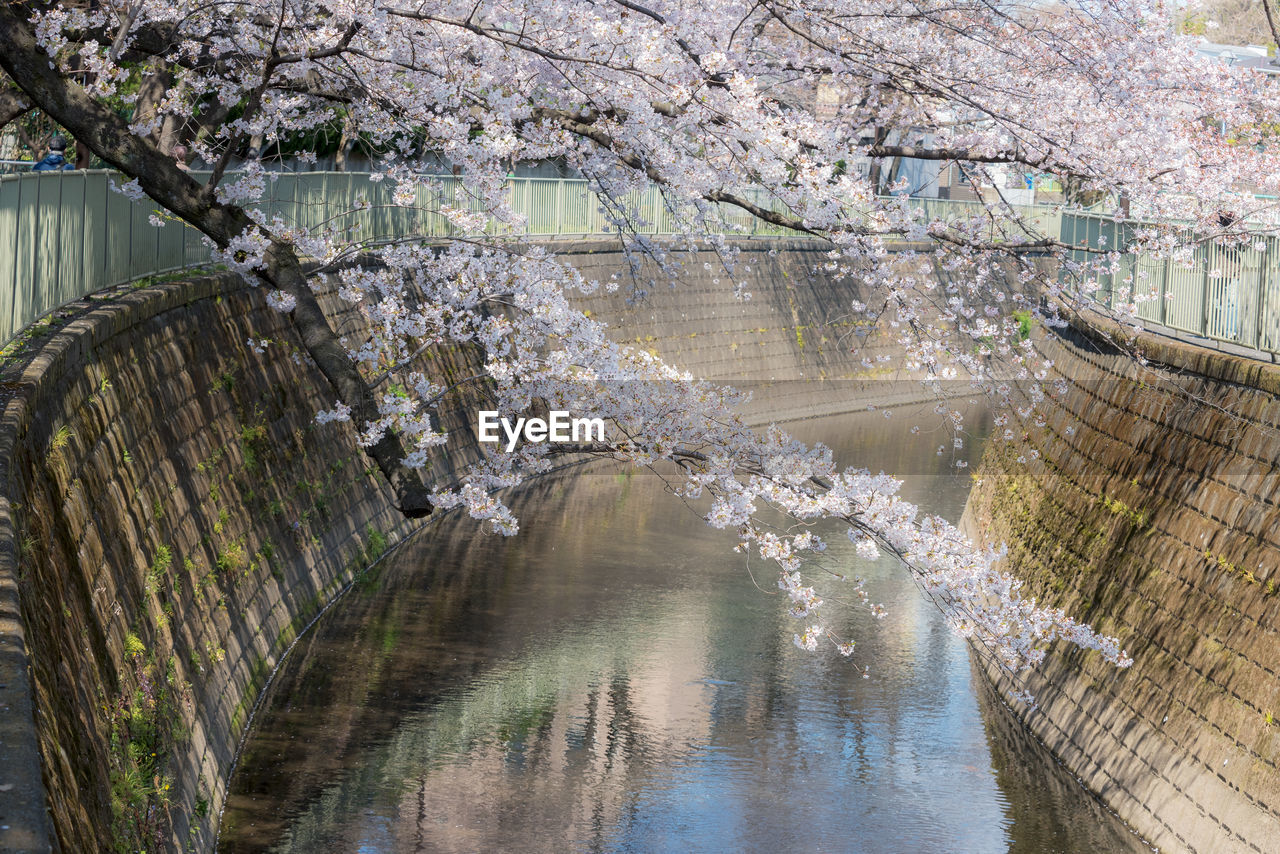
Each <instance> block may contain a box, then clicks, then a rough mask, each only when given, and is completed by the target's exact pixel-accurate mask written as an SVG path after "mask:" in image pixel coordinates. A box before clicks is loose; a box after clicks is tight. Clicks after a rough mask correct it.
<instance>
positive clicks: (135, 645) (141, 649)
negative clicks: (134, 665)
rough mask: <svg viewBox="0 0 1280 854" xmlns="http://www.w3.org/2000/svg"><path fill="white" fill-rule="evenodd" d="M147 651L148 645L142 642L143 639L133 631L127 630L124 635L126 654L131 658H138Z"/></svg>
mask: <svg viewBox="0 0 1280 854" xmlns="http://www.w3.org/2000/svg"><path fill="white" fill-rule="evenodd" d="M146 651H147V647H146V646H145V645H144V644H143V643H142V639H141V638H139V637H138V636H137V635H135V634H134V633H133V632H126V633H125V636H124V654H125V655H126V656H128V657H129V658H138V657H139V656H141V655H142V654H143V653H145V652H146Z"/></svg>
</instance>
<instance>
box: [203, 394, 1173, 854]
mask: <svg viewBox="0 0 1280 854" xmlns="http://www.w3.org/2000/svg"><path fill="white" fill-rule="evenodd" d="M936 421H937V417H936V416H934V415H932V413H931V408H914V409H900V410H895V411H894V412H893V413H892V416H891V417H888V418H886V417H885V415H884V414H883V413H882V412H879V411H877V412H869V413H866V414H863V415H858V416H852V417H847V416H846V417H840V418H834V419H822V420H817V421H810V422H803V423H799V424H796V425H793V431H794V432H795V433H796V434H797V435H798V436H800V437H801V438H803V439H806V440H810V441H812V440H821V441H824V442H825V443H826V444H828V445H830V446H831V447H832V448H833V449H834V450H835V451H836V454H837V459H839V460H842V461H845V462H847V463H850V464H854V465H859V466H865V467H867V468H870V469H872V470H874V471H879V470H884V471H889V472H893V473H896V474H899V475H901V476H903V477H904V480H905V485H904V489H903V491H904V494H905V495H906V496H907V497H908V498H909V499H911V500H914V501H916V502H917V503H919V504H921V505H923V506H924V507H925V508H926V509H927V510H929V511H931V512H934V513H938V514H941V515H944V516H946V517H947V518H949V519H952V520H955V519H958V518H959V516H960V513H961V511H962V509H963V506H964V501H965V497H966V494H967V491H968V488H969V484H970V474H969V473H970V472H971V471H972V470H973V469H972V467H970V468H956V467H955V465H954V462H953V459H952V457H951V456H950V455H949V454H947V455H945V456H938V455H936V453H935V451H936V450H937V448H938V446H940V445H942V444H944V442H945V443H946V444H947V445H949V444H950V439H949V437H941V436H940V434H936V433H933V434H931V433H930V430H929V425H931V424H933V423H936ZM970 421H971V422H974V423H980V422H981V421H982V419H981V418H980V417H976V416H975V417H971V418H970ZM914 423H920V424H922V425H925V430H924V431H923V432H922V434H921V435H919V436H912V435H910V434H909V432H908V430H907V427H908V426H909V425H911V424H914ZM978 452H980V442H978V441H971V442H970V443H969V447H968V448H966V450H965V451H964V452H963V453H964V454H967V455H969V458H970V459H971V460H973V461H974V462H976V454H977V453H978ZM513 507H514V508H515V510H516V511H517V514H518V515H519V517H520V519H521V532H520V534H519V535H518V536H516V537H513V538H499V537H493V536H486V535H483V534H481V533H480V532H479V531H478V529H477V526H476V525H475V524H474V523H472V522H471V520H469V519H465V518H462V517H460V516H457V515H453V514H450V515H446V516H443V517H441V518H440V519H437V520H435V521H434V522H433V523H432V524H431V525H429V526H427V528H425V529H424V530H423V531H421V532H419V533H418V534H417V535H415V536H414V537H413V538H412V539H411V540H410V541H409V542H408V543H406V544H405V545H404V546H403V547H402V548H401V549H399V550H398V551H397V552H396V553H395V554H394V556H393V558H392V559H391V560H389V561H387V562H385V564H384V565H383V566H382V567H380V568H379V569H378V570H377V571H375V572H374V573H373V574H371V575H370V576H369V577H367V578H365V579H363V580H362V581H360V582H359V583H357V585H356V586H355V587H354V588H353V590H352V591H351V592H350V593H349V594H348V595H347V596H346V597H345V599H344V600H342V601H341V602H339V603H338V604H337V605H336V606H335V607H334V608H332V609H331V610H330V611H329V612H328V613H327V614H326V615H325V616H324V617H323V618H322V619H321V620H320V621H319V622H318V623H317V625H316V626H315V627H314V629H313V630H312V631H311V632H310V633H309V634H308V635H307V636H306V637H304V638H303V639H302V640H301V641H300V642H299V643H298V645H297V647H296V648H295V649H294V651H293V653H292V654H291V655H290V657H289V658H288V659H287V661H286V663H285V665H284V666H283V668H282V669H281V672H280V673H279V674H278V676H277V678H276V680H275V682H274V684H273V686H272V688H271V689H270V691H269V693H268V695H267V697H266V699H265V700H264V702H263V705H262V707H261V709H260V710H259V713H258V716H257V718H256V720H255V723H254V727H253V730H252V732H251V734H250V737H249V739H248V741H247V744H246V747H245V750H244V753H243V755H242V758H241V761H240V764H239V767H238V770H237V772H236V774H235V776H234V777H233V779H232V781H231V792H230V794H229V797H228V802H227V807H226V810H225V813H224V815H223V821H222V833H221V838H220V842H219V851H222V852H226V854H239V852H259V851H271V852H281V854H283V852H296V854H304V852H305V854H311V852H320V851H323V852H352V854H355V852H362V854H364V853H366V852H367V853H369V854H372V852H436V851H440V852H451V851H458V852H464V851H467V852H471V851H513V852H535V851H547V852H553V851H554V852H575V851H582V852H595V851H600V852H606V851H609V852H612V851H634V852H649V851H681V852H685V851H688V852H692V851H752V852H755V851H758V852H782V851H828V852H845V851H849V852H855V851H856V852H881V851H883V852H906V851H910V852H1027V853H1028V854H1030V852H1096V851H1107V852H1124V851H1143V850H1148V849H1147V847H1146V846H1145V845H1143V843H1142V841H1141V840H1139V839H1137V838H1136V837H1134V836H1132V835H1131V834H1130V833H1129V832H1128V831H1127V830H1126V828H1125V827H1124V826H1123V825H1122V824H1121V823H1120V822H1119V821H1118V820H1117V819H1115V818H1113V817H1112V816H1111V815H1110V814H1109V813H1107V812H1106V811H1105V810H1104V809H1103V808H1102V807H1101V806H1100V805H1099V804H1098V803H1097V802H1096V801H1095V800H1094V799H1093V798H1092V797H1090V796H1089V795H1088V793H1086V792H1085V791H1084V790H1083V789H1082V788H1081V787H1080V786H1079V785H1078V784H1076V782H1075V781H1074V780H1073V779H1071V777H1070V776H1069V775H1067V774H1066V773H1065V772H1063V771H1062V770H1061V769H1060V768H1059V767H1058V766H1057V765H1056V764H1055V763H1054V762H1053V761H1051V760H1050V759H1048V758H1046V757H1045V756H1044V755H1043V752H1042V751H1041V750H1040V749H1039V747H1038V745H1036V744H1035V743H1034V742H1032V741H1031V740H1030V739H1029V738H1028V737H1027V736H1026V735H1025V733H1024V731H1023V730H1022V729H1021V727H1019V726H1018V725H1017V724H1016V722H1014V721H1013V720H1012V719H1011V717H1010V716H1009V714H1008V713H1007V711H1006V710H1005V709H1004V708H1003V707H1002V706H1001V705H1000V704H999V702H998V700H996V699H995V698H994V697H993V696H992V695H991V693H990V691H989V690H988V689H987V688H986V687H985V683H984V682H983V681H982V677H981V676H980V674H978V673H977V671H976V670H975V669H974V668H973V666H972V664H971V662H970V658H969V653H968V650H967V648H966V646H965V644H964V642H963V641H961V640H960V639H958V638H957V637H956V636H955V635H954V634H952V633H951V632H950V631H949V629H948V628H947V626H946V624H945V622H944V621H943V619H942V618H941V616H940V615H939V614H938V612H937V610H936V609H935V607H934V606H933V605H932V604H931V603H930V602H929V601H928V600H926V599H925V598H924V596H923V595H921V594H920V592H919V591H918V590H917V588H916V587H915V586H914V584H913V583H912V581H911V580H910V578H909V577H908V576H907V574H906V573H905V572H904V571H903V570H902V569H901V568H900V567H899V566H897V565H896V564H895V563H894V562H893V561H892V560H891V559H889V558H881V559H879V560H877V561H874V562H865V561H861V560H860V559H859V558H858V557H857V556H856V555H855V554H854V553H853V549H852V546H851V545H850V544H849V542H848V540H847V539H845V538H844V537H843V536H842V535H841V534H840V533H839V529H838V528H835V527H831V528H829V529H827V533H828V534H829V535H830V536H829V537H828V541H829V542H830V544H831V549H830V551H829V554H828V557H827V565H828V566H829V567H830V568H832V569H833V570H836V571H839V572H844V573H847V574H849V575H851V576H852V575H860V576H862V577H863V578H865V579H866V586H867V589H868V590H869V591H870V593H871V596H872V600H873V601H875V602H880V603H882V604H884V605H885V606H886V607H887V608H888V611H889V616H888V617H886V618H885V619H883V620H876V619H874V618H873V617H872V616H871V615H870V614H869V613H867V612H866V611H865V610H863V609H860V608H857V607H849V608H839V607H838V606H832V605H829V606H828V617H827V619H828V620H837V621H838V622H839V623H840V627H841V628H842V629H843V630H844V633H845V634H850V633H851V634H852V635H853V636H854V637H855V638H856V639H857V640H858V646H857V649H856V652H855V655H854V657H853V661H852V662H850V661H848V660H845V659H842V658H840V657H839V656H838V655H835V654H831V653H822V654H817V655H814V654H810V653H805V652H802V651H800V650H798V649H796V648H795V647H794V646H793V645H792V643H791V633H792V630H793V625H792V624H793V621H792V620H791V619H790V618H789V617H787V616H786V615H785V614H784V610H785V607H784V605H783V603H782V602H781V601H779V597H778V596H776V595H774V593H775V592H776V586H775V584H774V581H775V578H776V572H774V571H772V570H770V569H769V568H768V567H767V566H765V565H763V564H761V563H760V562H759V561H755V562H752V563H747V562H746V560H745V559H744V557H743V556H742V555H739V554H734V553H733V551H732V546H733V544H734V540H733V537H732V534H731V533H730V532H725V531H714V530H711V529H709V528H708V527H707V526H706V525H705V523H703V522H702V521H701V520H700V519H699V518H698V516H697V514H696V512H695V511H694V510H693V509H690V508H689V507H687V506H685V505H684V504H683V503H682V502H681V501H680V500H679V499H677V498H675V497H673V496H672V495H670V494H668V492H667V489H666V484H665V483H664V481H663V479H662V478H661V477H659V476H657V475H655V474H653V473H650V472H647V471H633V470H627V469H622V468H619V467H617V466H614V465H612V464H593V465H590V466H585V467H577V468H574V469H570V470H567V471H564V472H562V473H559V474H556V475H554V476H551V477H548V478H546V479H544V480H542V481H540V482H538V483H536V484H534V485H531V486H530V487H528V488H526V489H524V490H523V491H522V492H521V493H520V494H519V495H518V496H517V497H516V499H515V500H514V501H513ZM757 585H758V586H757ZM827 592H828V593H829V594H830V595H829V596H828V601H829V602H830V601H831V599H833V598H838V590H836V589H834V588H828V591H827ZM863 667H866V668H869V670H868V671H867V674H866V678H863V670H862V668H863Z"/></svg>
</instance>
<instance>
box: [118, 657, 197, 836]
mask: <svg viewBox="0 0 1280 854" xmlns="http://www.w3.org/2000/svg"><path fill="white" fill-rule="evenodd" d="M124 652H125V656H126V659H127V662H128V670H126V672H125V673H124V674H122V675H121V680H120V681H121V684H122V685H124V686H129V687H126V688H124V689H123V691H122V694H121V696H119V697H118V698H116V700H115V701H114V702H113V703H110V704H109V705H108V716H109V722H110V732H111V739H110V748H111V750H110V756H111V815H112V822H111V837H112V844H113V849H114V851H115V852H117V854H135V852H152V851H162V850H165V846H166V843H167V841H168V830H169V825H170V822H171V820H172V809H173V795H174V792H173V776H172V771H171V769H170V767H169V760H170V758H171V757H172V755H173V751H174V748H175V747H176V746H177V745H178V744H179V743H181V742H182V741H185V740H186V738H187V733H186V729H185V727H184V725H183V720H182V697H183V695H184V694H185V693H187V692H189V686H188V685H185V684H184V683H182V682H181V680H180V679H179V678H178V675H177V663H176V661H175V660H174V659H173V658H172V657H170V658H169V659H168V660H167V661H166V662H165V665H164V667H163V670H162V669H161V668H160V667H159V665H158V663H157V662H156V661H155V658H154V655H153V654H152V653H151V652H149V651H148V650H147V648H146V645H145V644H144V643H143V642H142V640H141V639H140V638H139V637H138V636H137V635H136V634H134V633H132V632H129V633H128V634H126V635H125V642H124Z"/></svg>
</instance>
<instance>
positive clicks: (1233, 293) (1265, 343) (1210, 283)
mask: <svg viewBox="0 0 1280 854" xmlns="http://www.w3.org/2000/svg"><path fill="white" fill-rule="evenodd" d="M1143 225H1144V224H1143V223H1135V222H1127V221H1119V220H1116V219H1115V218H1113V217H1104V216H1099V215H1096V214H1082V213H1066V214H1064V215H1063V217H1062V241H1063V242H1064V243H1067V244H1070V245H1073V246H1079V247H1085V248H1081V249H1077V250H1074V251H1072V253H1071V255H1072V258H1073V260H1075V261H1078V262H1080V264H1082V265H1083V267H1084V269H1083V270H1082V271H1081V272H1080V273H1079V277H1080V278H1082V279H1084V280H1086V281H1093V282H1095V283H1096V285H1097V288H1098V290H1097V291H1096V293H1094V294H1093V297H1094V299H1095V300H1096V301H1097V302H1099V303H1101V304H1104V305H1106V306H1107V307H1108V308H1109V309H1113V310H1121V309H1123V306H1124V304H1127V303H1133V305H1134V307H1135V308H1136V310H1137V316H1138V317H1139V318H1140V319H1142V320H1145V321H1147V322H1149V323H1158V324H1161V325H1163V326H1167V327H1169V328H1171V329H1176V330H1179V331H1183V332H1190V333H1192V334H1194V335H1198V336H1201V337H1204V338H1209V339H1213V340H1217V341H1226V342H1230V343H1234V344H1239V345H1241V346H1243V347H1248V348H1251V349H1255V350H1262V351H1266V352H1270V353H1275V352H1280V239H1277V238H1276V237H1274V236H1269V235H1261V234H1260V235H1256V236H1254V237H1253V238H1252V239H1251V240H1250V241H1249V242H1248V243H1247V244H1245V245H1243V246H1226V245H1221V244H1218V243H1214V242H1212V241H1205V242H1203V243H1201V245H1199V246H1198V247H1197V248H1196V249H1195V250H1194V251H1193V252H1189V253H1188V254H1187V255H1186V256H1185V257H1182V258H1174V259H1170V258H1155V257H1152V256H1151V255H1150V254H1139V253H1135V252H1132V251H1125V250H1127V249H1129V247H1130V246H1131V245H1132V243H1133V240H1134V236H1135V232H1136V231H1137V229H1139V228H1141V227H1143ZM1194 237H1195V235H1194V234H1193V233H1192V232H1191V231H1190V230H1189V229H1188V230H1186V231H1185V232H1184V233H1183V234H1182V235H1181V237H1180V240H1181V241H1182V242H1185V243H1187V244H1191V243H1192V242H1193V240H1194ZM1100 250H1101V251H1100ZM1107 250H1119V251H1120V254H1119V255H1118V256H1114V259H1107V258H1106V256H1105V254H1104V253H1105V252H1106V251H1107ZM1099 259H1103V260H1110V261H1111V262H1112V263H1111V264H1110V270H1109V271H1107V270H1104V271H1101V272H1100V271H1098V270H1096V269H1093V265H1094V263H1095V262H1096V261H1097V260H1099Z"/></svg>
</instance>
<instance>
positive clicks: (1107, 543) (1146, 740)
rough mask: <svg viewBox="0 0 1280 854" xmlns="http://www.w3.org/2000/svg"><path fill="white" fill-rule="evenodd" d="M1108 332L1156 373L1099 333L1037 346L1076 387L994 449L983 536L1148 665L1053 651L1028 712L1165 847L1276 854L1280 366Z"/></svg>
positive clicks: (1035, 589)
mask: <svg viewBox="0 0 1280 854" xmlns="http://www.w3.org/2000/svg"><path fill="white" fill-rule="evenodd" d="M1098 323H1099V326H1101V327H1103V328H1107V329H1108V330H1109V331H1110V332H1111V333H1113V334H1114V335H1115V336H1116V340H1121V341H1123V342H1124V344H1125V347H1126V348H1138V349H1141V350H1142V351H1143V352H1144V353H1145V355H1146V357H1147V358H1148V359H1150V360H1151V364H1150V365H1149V366H1145V367H1144V366H1142V365H1140V364H1139V363H1138V362H1137V361H1136V360H1135V359H1133V358H1132V357H1131V356H1130V355H1128V354H1126V353H1124V352H1121V351H1119V350H1117V349H1116V348H1115V347H1113V346H1111V345H1110V343H1109V342H1108V341H1107V340H1106V339H1105V338H1104V337H1103V336H1101V335H1098V334H1097V333H1095V332H1090V331H1088V330H1087V328H1085V327H1083V326H1081V327H1078V328H1076V329H1072V330H1070V331H1068V332H1067V333H1066V334H1062V335H1055V334H1048V333H1046V334H1043V335H1042V336H1041V337H1039V338H1038V340H1037V349H1038V350H1039V352H1040V353H1041V354H1042V355H1044V356H1046V357H1047V358H1050V359H1052V360H1053V362H1054V370H1055V372H1056V373H1057V374H1058V376H1059V377H1061V378H1063V379H1065V380H1066V381H1067V383H1068V384H1069V390H1068V392H1067V393H1066V394H1065V395H1062V396H1061V397H1058V398H1057V399H1054V400H1050V401H1049V402H1048V403H1047V404H1046V405H1045V407H1044V408H1042V412H1043V413H1044V414H1045V416H1046V417H1047V421H1048V426H1047V428H1045V429H1043V430H1034V429H1033V430H1031V431H1029V436H1030V441H1024V440H1023V439H1022V438H1021V433H1022V431H1021V430H1020V429H1019V430H1018V431H1017V432H1018V434H1019V437H1016V438H1015V439H1014V441H1012V442H1008V443H1004V442H999V441H993V442H991V443H990V444H989V445H988V448H987V451H986V452H985V454H984V457H983V461H982V465H981V467H980V469H979V470H978V471H977V472H976V473H975V475H974V476H975V488H974V490H973V492H972V493H971V496H970V499H969V505H968V508H967V510H966V523H967V525H968V527H969V528H970V530H971V531H973V532H980V533H982V534H984V535H985V538H986V539H987V540H989V541H992V542H1005V543H1007V544H1008V545H1009V547H1010V552H1009V564H1008V565H1009V568H1010V569H1011V570H1012V571H1013V572H1014V573H1015V574H1016V575H1017V576H1018V577H1019V578H1022V579H1024V580H1025V582H1026V584H1027V588H1028V590H1029V592H1030V593H1031V594H1032V595H1035V596H1037V597H1039V598H1041V599H1043V600H1047V601H1050V602H1052V603H1053V604H1055V605H1057V606H1060V607H1063V608H1065V609H1066V610H1067V611H1068V613H1070V614H1072V615H1073V616H1076V617H1078V618H1080V619H1083V620H1086V621H1088V622H1090V623H1092V624H1093V625H1094V626H1095V627H1096V628H1098V629H1101V630H1102V631H1105V632H1107V633H1109V634H1114V635H1117V636H1119V637H1120V638H1121V639H1122V640H1123V642H1124V644H1125V646H1126V648H1127V649H1128V650H1129V652H1130V654H1131V655H1132V656H1133V658H1134V665H1133V667H1132V668H1131V669H1128V670H1125V671H1116V670H1115V669H1114V668H1112V667H1110V666H1109V665H1107V664H1105V663H1104V662H1102V661H1101V660H1100V657H1099V655H1098V654H1097V653H1089V654H1085V653H1082V652H1080V651H1077V650H1069V651H1063V650H1055V651H1054V652H1053V653H1052V654H1051V656H1050V658H1049V660H1048V662H1047V664H1046V666H1045V667H1044V668H1043V669H1042V670H1041V671H1039V672H1038V673H1037V674H1036V675H1035V676H1034V677H1032V678H1031V679H1030V680H1029V681H1028V683H1027V685H1026V687H1027V688H1029V689H1030V690H1031V692H1032V693H1033V694H1034V695H1035V698H1036V700H1037V704H1038V705H1037V707H1036V708H1034V709H1028V708H1027V707H1026V706H1025V705H1024V704H1019V703H1015V704H1014V705H1015V708H1017V709H1018V713H1019V715H1020V716H1021V717H1023V718H1024V719H1025V720H1026V722H1027V724H1028V725H1029V726H1030V727H1031V729H1032V730H1033V731H1034V732H1035V734H1036V735H1037V736H1038V737H1039V738H1040V739H1041V740H1042V741H1043V742H1044V743H1045V744H1046V745H1048V747H1049V748H1050V749H1051V750H1052V751H1053V752H1054V753H1055V754H1057V756H1058V757H1059V758H1060V759H1061V760H1062V761H1063V762H1064V763H1065V764H1066V765H1067V767H1068V768H1070V769H1071V770H1072V771H1073V772H1074V773H1075V774H1076V775H1078V776H1079V778H1080V779H1081V781H1082V782H1083V783H1084V784H1085V785H1086V786H1088V787H1089V788H1090V789H1092V790H1093V791H1095V792H1097V793H1098V794H1099V795H1100V796H1101V797H1102V798H1103V799H1104V800H1105V801H1106V802H1107V803H1108V804H1109V805H1111V807H1112V808H1114V809H1115V810H1116V811H1117V812H1118V813H1119V814H1120V816H1121V817H1122V818H1124V819H1125V820H1126V821H1128V822H1129V823H1130V824H1131V825H1132V826H1133V827H1134V828H1135V829H1136V830H1137V831H1138V832H1139V833H1141V834H1142V835H1143V836H1144V837H1145V838H1147V839H1148V840H1150V841H1151V842H1152V843H1153V844H1155V845H1157V846H1158V847H1159V848H1160V850H1162V851H1196V852H1215V854H1216V852H1233V851H1240V852H1244V851H1253V852H1271V851H1275V850H1277V845H1278V844H1280V765H1277V763H1278V762H1280V720H1278V719H1277V718H1278V717H1280V679H1278V678H1277V668H1280V638H1278V637H1277V633H1276V627H1277V623H1278V620H1280V506H1278V503H1277V502H1278V501H1280V491H1278V490H1280V479H1278V478H1277V470H1278V469H1280V399H1277V397H1276V391H1277V390H1280V370H1278V369H1277V368H1275V367H1272V366H1270V365H1265V364H1260V363H1257V362H1250V361H1246V360H1244V359H1240V358H1236V357H1233V356H1229V355H1226V354H1222V353H1215V352H1209V351H1205V350H1199V349H1196V348H1193V347H1190V346H1187V345H1181V344H1178V343H1176V342H1172V341H1169V340H1165V339H1159V338H1157V337H1155V336H1149V335H1143V336H1137V337H1135V336H1133V335H1132V334H1129V333H1124V332H1122V331H1121V330H1119V329H1115V328H1113V327H1109V326H1108V325H1107V324H1105V323H1103V322H1101V321H1099V322H1098ZM1032 450H1035V451H1037V452H1038V453H1039V454H1040V455H1041V456H1040V458H1039V459H1034V458H1032V455H1031V453H1030V452H1031V451H1032ZM1018 457H1023V458H1025V459H1027V460H1028V462H1027V463H1026V464H1021V463H1019V462H1018V461H1017V458H1018ZM989 675H991V676H992V678H993V679H994V680H995V681H996V683H997V684H998V686H999V687H1000V688H1001V689H1003V690H1004V691H1005V693H1006V694H1007V693H1008V690H1009V689H1012V688H1014V687H1021V686H1014V685H1013V684H1012V683H1011V682H1010V680H1009V679H1008V678H1007V677H1005V676H1004V675H1002V674H1000V673H997V672H994V671H991V672H990V674H989Z"/></svg>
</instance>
